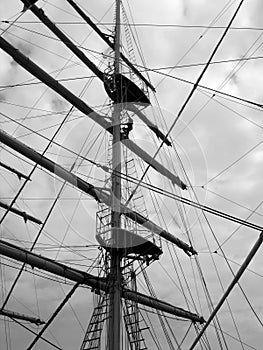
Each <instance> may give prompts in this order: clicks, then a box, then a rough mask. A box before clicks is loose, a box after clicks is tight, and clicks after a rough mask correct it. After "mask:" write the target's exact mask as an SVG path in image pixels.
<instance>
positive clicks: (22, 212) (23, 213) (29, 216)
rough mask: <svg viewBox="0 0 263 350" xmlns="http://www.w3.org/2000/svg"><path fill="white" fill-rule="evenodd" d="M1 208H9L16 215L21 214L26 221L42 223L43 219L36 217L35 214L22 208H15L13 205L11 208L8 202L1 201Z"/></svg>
mask: <svg viewBox="0 0 263 350" xmlns="http://www.w3.org/2000/svg"><path fill="white" fill-rule="evenodd" d="M0 208H3V209H6V210H9V211H10V212H12V213H14V214H16V215H18V216H21V217H22V218H23V219H24V221H25V222H27V220H29V221H32V222H34V223H35V224H38V225H42V221H41V220H39V219H37V218H35V217H34V216H32V215H30V214H27V213H26V212H25V211H22V210H19V209H16V208H13V207H11V208H10V206H9V205H8V204H5V203H3V202H0Z"/></svg>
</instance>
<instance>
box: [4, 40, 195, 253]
mask: <svg viewBox="0 0 263 350" xmlns="http://www.w3.org/2000/svg"><path fill="white" fill-rule="evenodd" d="M0 39H1V38H0ZM0 142H2V143H4V144H5V145H6V146H8V147H10V148H12V149H13V150H15V151H16V152H18V153H20V154H22V155H23V156H25V157H27V158H28V159H30V160H32V161H33V162H35V163H37V164H39V165H40V166H42V167H43V168H44V169H46V170H48V171H49V172H51V173H52V174H55V175H57V176H58V177H59V178H61V179H63V180H65V181H67V182H68V183H70V184H71V185H73V186H74V187H76V188H79V189H80V190H81V191H83V192H84V193H86V194H88V195H90V196H92V197H93V198H94V199H96V200H97V201H101V202H103V203H105V204H106V205H108V206H109V207H110V206H111V195H110V194H109V193H107V192H105V191H103V190H101V189H99V188H95V187H94V186H93V185H92V184H90V183H88V182H86V181H84V180H83V179H81V178H80V177H78V176H76V175H74V174H72V173H71V172H70V171H68V170H66V169H64V168H63V167H62V166H60V165H59V164H57V163H55V162H54V161H52V160H50V159H48V158H47V157H45V156H43V155H41V154H40V153H38V152H37V151H35V150H33V149H32V148H30V147H28V146H27V145H25V144H24V143H23V142H21V141H19V140H17V139H16V138H15V137H13V136H10V135H9V134H7V133H6V132H4V131H2V130H1V129H0ZM121 213H122V214H123V215H125V216H127V217H128V218H130V219H131V220H133V221H135V222H137V223H138V224H140V225H142V226H144V227H146V228H147V229H148V230H150V231H152V232H153V233H155V234H158V235H160V236H161V237H163V238H165V239H166V240H168V241H169V242H171V243H174V244H175V245H177V246H178V247H179V248H181V249H183V250H184V251H185V252H186V253H187V254H188V255H190V254H196V251H195V250H194V249H193V248H192V247H190V246H189V245H188V244H186V243H184V242H183V241H181V240H180V239H178V238H176V237H175V236H173V235H172V234H171V233H169V232H167V231H166V230H163V229H162V228H161V227H159V226H158V225H156V224H155V223H154V222H152V221H151V220H149V219H147V218H145V217H144V216H143V215H141V214H139V213H137V212H135V211H133V210H131V209H129V208H128V207H126V206H125V205H123V204H121Z"/></svg>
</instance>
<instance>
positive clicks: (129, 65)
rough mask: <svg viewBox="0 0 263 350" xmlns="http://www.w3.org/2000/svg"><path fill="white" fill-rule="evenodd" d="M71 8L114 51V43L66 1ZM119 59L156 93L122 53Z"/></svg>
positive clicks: (79, 10)
mask: <svg viewBox="0 0 263 350" xmlns="http://www.w3.org/2000/svg"><path fill="white" fill-rule="evenodd" d="M66 1H67V2H68V3H69V4H70V5H71V6H72V7H73V8H74V10H76V12H77V13H78V14H79V15H80V16H81V17H82V18H83V19H84V21H86V23H87V24H88V25H89V26H90V27H91V28H92V29H93V30H94V31H95V32H96V33H97V34H98V35H99V36H100V37H101V38H102V40H104V41H105V43H106V44H107V45H108V46H109V47H110V48H111V49H113V50H115V47H114V43H112V42H111V41H110V39H109V37H108V36H107V35H106V34H104V33H103V32H102V31H101V30H100V29H99V27H97V26H96V24H95V23H93V22H92V20H91V19H90V18H89V17H88V16H87V15H86V13H85V12H84V11H82V10H81V8H80V7H79V6H78V5H77V4H76V3H75V2H74V1H72V0H66ZM120 57H121V58H122V60H123V61H124V62H125V63H126V64H127V66H128V67H130V68H131V70H132V71H133V72H134V73H135V74H136V75H137V76H138V77H139V78H140V79H141V80H142V81H143V82H144V83H145V84H146V85H147V86H148V87H149V88H150V89H151V90H152V91H154V92H156V90H155V88H154V87H153V86H152V84H151V83H150V82H149V81H148V80H147V79H145V77H144V76H143V75H142V74H141V72H139V71H138V69H137V68H136V67H135V66H134V65H133V64H132V63H131V62H130V61H129V60H128V58H127V57H125V56H124V55H123V53H122V52H120Z"/></svg>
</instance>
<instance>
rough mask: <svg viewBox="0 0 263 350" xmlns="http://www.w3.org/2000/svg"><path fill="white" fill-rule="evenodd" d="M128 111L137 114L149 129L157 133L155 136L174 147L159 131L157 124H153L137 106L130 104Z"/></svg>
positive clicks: (127, 107)
mask: <svg viewBox="0 0 263 350" xmlns="http://www.w3.org/2000/svg"><path fill="white" fill-rule="evenodd" d="M126 109H128V110H129V111H131V112H133V113H135V114H136V115H137V116H138V117H139V118H140V119H141V120H142V121H143V122H144V123H145V124H146V125H147V126H148V128H149V129H151V130H152V131H153V132H154V133H155V135H156V136H157V137H158V138H160V139H161V140H162V141H163V142H164V143H165V144H166V145H167V146H172V144H171V142H170V141H169V140H168V138H167V137H165V135H164V134H163V133H162V132H161V131H160V130H159V129H158V127H157V126H156V125H155V124H153V123H152V122H151V121H150V120H149V119H148V118H147V117H146V115H145V114H144V113H142V111H140V109H139V108H138V107H137V106H136V105H135V104H133V103H128V104H127V105H126Z"/></svg>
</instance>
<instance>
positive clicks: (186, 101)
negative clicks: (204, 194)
mask: <svg viewBox="0 0 263 350" xmlns="http://www.w3.org/2000/svg"><path fill="white" fill-rule="evenodd" d="M243 2H244V0H241V1H240V3H239V5H238V7H237V9H236V11H235V13H234V14H233V16H232V18H231V20H230V22H229V23H228V25H227V27H226V29H225V30H224V32H223V35H222V36H221V38H220V40H219V41H218V43H217V44H216V46H215V48H214V50H213V52H212V54H211V55H210V57H209V59H208V61H207V63H206V65H205V67H204V69H203V70H202V72H201V74H200V75H199V77H198V79H197V80H196V82H195V84H194V86H193V87H192V90H191V91H190V93H189V95H188V96H187V98H186V100H185V102H184V103H183V105H182V107H181V109H180V110H179V112H178V114H177V116H176V118H175V120H174V121H173V123H172V125H171V127H170V128H169V130H168V132H167V134H166V135H165V138H164V140H165V139H167V138H168V136H169V135H170V133H171V131H172V130H173V128H174V126H175V124H176V123H177V121H178V119H179V118H180V116H181V115H182V113H183V111H184V110H185V108H186V106H187V104H188V103H189V101H190V99H191V98H192V96H193V94H194V92H195V90H196V89H197V87H198V84H199V82H200V81H201V79H202V78H203V76H204V74H205V72H206V71H207V69H208V67H209V65H210V62H211V61H212V59H213V57H214V56H215V54H216V52H217V50H218V48H219V47H220V45H221V43H222V41H223V40H224V38H225V36H226V34H227V32H228V30H229V28H230V27H231V25H232V23H233V21H234V19H235V17H236V16H237V14H238V12H239V10H240V8H241V6H242V4H243ZM164 140H162V142H161V144H160V146H159V147H158V149H157V151H156V152H155V154H154V156H153V157H152V160H154V159H155V158H156V156H157V154H158V153H159V152H160V150H161V148H162V146H163V144H164ZM150 167H151V164H148V165H147V168H146V169H145V171H144V173H143V174H142V176H141V179H140V181H139V183H138V185H137V186H136V188H135V189H134V191H133V192H132V194H131V195H130V197H129V198H128V200H127V202H126V203H125V204H126V205H127V204H128V203H129V202H130V200H131V199H132V198H133V196H134V194H135V192H136V190H137V189H138V187H139V186H140V183H141V181H142V180H143V179H144V177H145V175H146V173H147V171H148V170H149V168H150Z"/></svg>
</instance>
